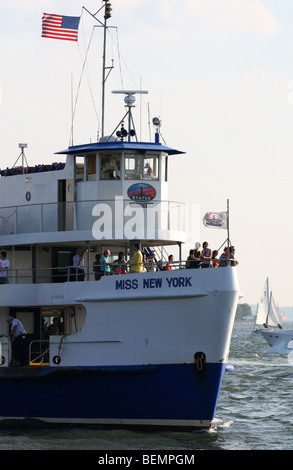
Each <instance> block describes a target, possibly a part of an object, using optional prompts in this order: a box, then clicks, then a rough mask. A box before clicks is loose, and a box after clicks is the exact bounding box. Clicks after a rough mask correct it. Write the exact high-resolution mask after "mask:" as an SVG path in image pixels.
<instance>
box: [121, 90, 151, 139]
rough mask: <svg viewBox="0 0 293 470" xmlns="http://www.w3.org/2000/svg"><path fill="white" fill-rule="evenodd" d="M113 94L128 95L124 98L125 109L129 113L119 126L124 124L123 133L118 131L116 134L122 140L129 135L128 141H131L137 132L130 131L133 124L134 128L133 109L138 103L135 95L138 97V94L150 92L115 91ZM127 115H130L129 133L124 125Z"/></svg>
mask: <svg viewBox="0 0 293 470" xmlns="http://www.w3.org/2000/svg"><path fill="white" fill-rule="evenodd" d="M112 93H116V94H120V95H126V96H125V97H124V102H125V107H127V108H128V111H127V113H126V114H125V116H124V117H123V118H122V120H121V121H120V123H119V124H122V129H121V131H118V132H117V133H116V135H117V136H118V137H121V138H122V139H123V138H124V137H126V136H127V135H128V141H130V137H133V136H134V135H136V132H135V130H130V126H131V123H132V125H133V127H134V122H133V117H132V112H131V108H134V106H135V101H136V98H135V96H134V95H136V94H140V95H147V94H148V91H147V90H113V91H112ZM127 114H128V131H129V132H127V131H126V130H125V129H124V125H123V121H124V118H126V116H127ZM119 124H118V126H119ZM118 126H117V127H118ZM117 127H116V129H117ZM116 129H115V130H116ZM114 132H115V131H114Z"/></svg>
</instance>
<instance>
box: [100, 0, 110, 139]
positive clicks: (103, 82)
mask: <svg viewBox="0 0 293 470" xmlns="http://www.w3.org/2000/svg"><path fill="white" fill-rule="evenodd" d="M104 2H105V15H104V19H105V22H104V50H103V78H102V137H103V136H104V126H105V83H106V37H107V35H106V33H107V19H108V18H111V3H108V0H104Z"/></svg>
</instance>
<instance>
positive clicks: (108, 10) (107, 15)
mask: <svg viewBox="0 0 293 470" xmlns="http://www.w3.org/2000/svg"><path fill="white" fill-rule="evenodd" d="M103 2H105V4H104V5H103V6H102V7H101V8H100V9H99V10H98V11H96V12H95V13H91V12H90V11H89V10H88V9H87V8H85V7H83V9H84V10H86V11H87V12H88V13H89V14H90V15H91V16H92V17H93V18H95V20H97V21H98V22H99V23H100V25H101V26H102V27H103V28H104V40H103V43H104V44H103V71H102V74H103V77H102V129H101V133H102V137H103V136H104V127H105V84H106V80H107V78H108V75H109V73H110V72H111V70H112V69H113V64H112V66H111V67H106V39H107V20H108V19H109V18H111V16H112V15H111V11H112V5H111V3H109V1H108V0H103ZM102 8H105V12H104V23H102V22H101V21H100V20H99V19H98V18H97V16H96V15H97V14H98V13H99V12H100V11H101V10H102ZM107 69H108V73H107V75H106V70H107Z"/></svg>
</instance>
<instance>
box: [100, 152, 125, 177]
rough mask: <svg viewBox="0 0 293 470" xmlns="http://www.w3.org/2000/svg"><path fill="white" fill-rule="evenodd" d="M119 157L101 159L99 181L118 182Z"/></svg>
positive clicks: (103, 157)
mask: <svg viewBox="0 0 293 470" xmlns="http://www.w3.org/2000/svg"><path fill="white" fill-rule="evenodd" d="M120 176H121V175H120V157H112V156H110V157H109V156H102V157H101V180H120Z"/></svg>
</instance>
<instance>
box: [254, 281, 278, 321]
mask: <svg viewBox="0 0 293 470" xmlns="http://www.w3.org/2000/svg"><path fill="white" fill-rule="evenodd" d="M280 323H281V318H280V315H279V313H278V311H277V308H276V304H275V301H274V298H273V294H272V291H271V288H270V284H269V278H267V279H266V282H265V285H264V290H263V295H262V297H261V299H260V302H259V304H258V307H257V313H256V320H255V325H261V326H263V325H266V326H278V325H279V324H280Z"/></svg>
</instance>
